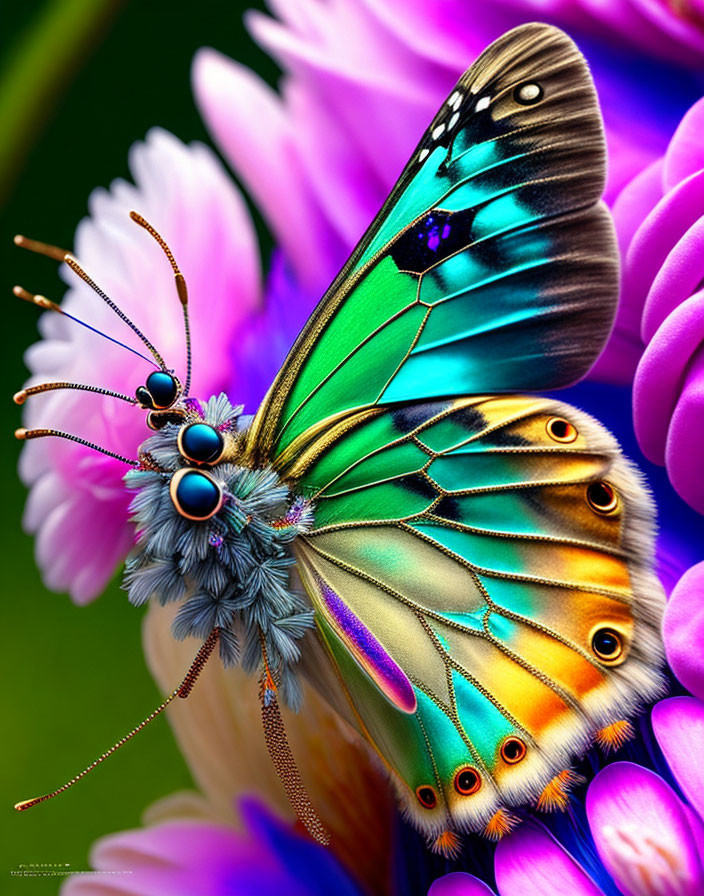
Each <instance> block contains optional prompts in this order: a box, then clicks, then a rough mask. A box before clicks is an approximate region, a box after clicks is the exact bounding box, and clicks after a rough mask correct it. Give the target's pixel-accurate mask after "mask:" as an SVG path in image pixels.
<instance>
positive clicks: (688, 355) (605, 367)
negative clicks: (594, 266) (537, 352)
mask: <svg viewBox="0 0 704 896" xmlns="http://www.w3.org/2000/svg"><path fill="white" fill-rule="evenodd" d="M702 129H704V99H703V100H699V102H697V103H695V105H694V106H692V108H691V109H690V110H689V111H688V112H687V114H686V115H685V116H684V118H683V119H682V121H681V123H680V125H679V127H678V128H677V130H676V131H675V134H674V136H673V137H672V140H671V141H670V144H669V146H668V148H667V151H666V152H665V154H664V156H663V157H662V158H660V159H658V160H657V161H655V162H653V163H652V164H651V165H649V166H648V167H647V168H645V169H644V170H643V171H642V172H641V173H640V174H639V175H638V176H637V177H636V178H634V179H633V181H631V183H630V184H628V186H627V187H626V188H625V189H624V190H623V191H622V193H621V194H620V195H619V197H618V198H617V200H616V202H615V204H614V219H615V223H616V228H617V231H618V236H619V242H620V246H621V252H622V256H623V277H622V294H621V305H620V308H619V312H618V316H617V319H616V325H615V329H614V332H613V334H612V336H611V339H610V341H609V344H608V346H607V348H606V350H605V352H604V353H603V355H602V356H601V358H600V359H599V361H598V362H597V365H596V366H595V368H594V372H596V373H597V374H598V375H599V376H600V377H602V378H606V379H610V380H612V381H617V382H619V381H620V382H630V381H631V380H633V378H634V374H635V380H634V393H633V414H634V424H635V429H636V436H637V438H638V442H639V444H640V447H641V449H642V451H643V453H644V454H645V456H646V457H647V458H648V459H649V460H651V461H653V462H654V463H656V464H661V465H665V466H666V467H667V471H668V475H669V477H670V481H671V482H672V485H673V486H674V488H675V490H676V491H677V492H678V493H679V494H680V495H681V496H682V497H683V498H684V499H685V500H686V501H687V502H688V503H689V504H691V505H692V507H694V508H695V509H696V510H698V511H699V512H703V511H704V480H703V479H702V477H701V475H700V472H701V470H700V468H701V463H700V455H701V452H700V451H699V443H700V441H701V439H702V437H703V436H704V355H702V351H701V344H702V340H704V292H702V290H701V288H700V286H701V282H702V279H703V278H704V143H702V140H701V134H702Z"/></svg>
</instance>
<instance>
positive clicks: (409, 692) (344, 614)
mask: <svg viewBox="0 0 704 896" xmlns="http://www.w3.org/2000/svg"><path fill="white" fill-rule="evenodd" d="M318 587H319V588H320V593H321V595H322V597H323V600H324V602H325V606H326V607H327V609H328V611H329V612H330V615H331V616H332V617H333V619H334V620H335V625H336V629H337V630H338V632H339V633H340V634H341V635H342V637H343V638H344V639H345V641H346V646H347V647H348V648H349V649H350V652H351V653H352V655H353V656H354V657H355V659H357V660H358V661H359V662H360V663H361V664H362V665H363V666H364V668H365V669H366V671H367V672H369V674H370V675H371V676H372V678H373V679H374V681H375V682H376V684H377V685H379V687H380V688H381V690H382V691H383V692H384V694H385V695H386V696H387V697H388V698H389V700H391V702H392V703H393V704H394V706H398V708H399V709H401V710H403V711H404V712H414V711H415V708H416V695H415V692H414V690H413V685H412V684H411V682H410V681H409V680H408V677H407V676H406V673H405V672H404V671H403V669H402V668H401V667H400V666H399V665H398V664H397V663H396V662H395V661H394V660H393V659H392V658H391V657H390V656H389V654H388V653H387V652H386V650H384V648H383V647H382V645H381V644H380V642H379V641H378V640H377V639H376V638H375V637H374V635H373V634H372V633H371V632H370V631H369V629H368V628H367V627H366V625H365V624H364V623H363V622H362V620H361V619H360V618H359V617H358V616H357V615H356V614H355V613H353V612H352V610H351V609H350V608H349V607H348V606H347V604H346V603H345V602H344V601H343V600H342V598H341V597H340V596H339V595H338V594H337V592H335V591H334V590H333V589H332V588H331V587H330V586H329V585H328V584H327V583H326V582H323V581H320V580H319V581H318Z"/></svg>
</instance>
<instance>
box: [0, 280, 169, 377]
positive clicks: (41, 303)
mask: <svg viewBox="0 0 704 896" xmlns="http://www.w3.org/2000/svg"><path fill="white" fill-rule="evenodd" d="M12 292H13V293H14V294H15V295H16V296H17V298H18V299H22V300H23V301H24V302H29V303H30V305H36V306H37V308H42V309H43V310H44V311H55V312H56V313H57V314H62V315H63V316H64V317H67V318H68V319H69V320H72V321H74V322H75V323H77V324H80V325H81V326H82V327H85V328H86V330H90V331H91V332H92V333H97V334H98V336H102V337H103V339H108V340H109V341H110V342H114V343H115V345H119V346H121V347H122V348H126V349H127V351H128V352H132V354H133V355H137V357H138V358H142V359H143V360H144V361H148V362H149V363H150V364H153V365H154V367H156V368H157V370H159V369H160V368H159V365H158V364H157V363H155V361H154V359H153V358H148V357H147V356H146V355H143V354H142V353H141V352H138V351H137V349H135V348H131V347H130V346H129V345H125V343H124V342H120V340H119V339H113V337H112V336H108V334H107V333H103V331H102V330H98V329H96V328H95V327H92V326H91V325H90V324H87V323H86V322H85V321H82V320H81V319H80V318H79V317H74V316H73V314H69V313H68V311H64V309H63V308H62V307H61V305H57V304H56V302H52V301H50V300H49V299H47V297H46V296H35V295H34V293H31V292H28V291H27V290H26V289H23V288H22V287H21V286H13V287H12Z"/></svg>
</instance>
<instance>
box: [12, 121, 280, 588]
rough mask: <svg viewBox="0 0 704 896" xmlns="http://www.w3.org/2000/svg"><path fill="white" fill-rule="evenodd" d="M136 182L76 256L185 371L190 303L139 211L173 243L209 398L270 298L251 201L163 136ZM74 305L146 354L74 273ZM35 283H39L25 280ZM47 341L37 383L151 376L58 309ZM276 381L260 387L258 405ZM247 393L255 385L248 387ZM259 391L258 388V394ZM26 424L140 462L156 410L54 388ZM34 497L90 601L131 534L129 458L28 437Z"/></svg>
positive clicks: (61, 568) (29, 524)
mask: <svg viewBox="0 0 704 896" xmlns="http://www.w3.org/2000/svg"><path fill="white" fill-rule="evenodd" d="M130 168H131V171H132V174H133V177H134V179H135V186H133V185H131V184H128V183H125V182H124V181H115V183H113V185H112V187H111V188H110V190H109V191H105V190H96V191H95V192H94V193H93V194H92V196H91V198H90V202H89V207H90V217H89V218H86V219H85V220H84V221H83V222H82V223H81V224H80V226H79V228H78V231H77V234H76V248H75V255H76V257H77V258H78V259H79V261H80V262H81V263H82V265H83V266H84V267H85V268H86V269H87V271H88V272H89V274H91V276H92V277H93V279H94V280H95V281H96V282H97V283H98V284H99V285H100V286H101V287H102V288H103V289H104V290H105V291H106V292H107V293H108V294H109V295H110V296H111V298H112V299H113V300H114V301H115V302H116V303H117V304H118V305H119V307H120V308H121V309H122V310H123V311H124V312H125V313H126V314H127V315H128V316H129V317H131V318H132V319H133V320H134V322H135V323H136V324H137V326H139V327H140V329H142V331H143V332H144V333H145V335H147V336H148V338H150V339H151V340H152V341H153V342H154V343H155V344H156V347H157V348H158V349H159V351H160V352H161V353H162V355H163V356H164V357H165V359H166V361H167V363H168V364H169V365H171V366H173V367H174V368H175V370H176V371H177V373H178V372H179V371H182V370H183V368H184V351H185V349H184V337H183V325H182V321H181V308H180V304H179V301H178V298H177V296H176V290H175V288H174V281H173V275H172V272H171V268H170V267H169V264H168V262H167V260H166V258H165V257H164V256H163V255H162V253H161V251H160V249H159V247H158V246H157V245H156V244H155V243H154V241H153V240H152V239H151V238H150V237H149V235H148V234H147V233H145V231H144V230H142V229H141V228H140V227H138V226H137V225H136V224H134V223H133V222H132V221H131V220H130V218H129V212H130V210H131V209H135V210H136V211H138V212H139V213H140V214H142V215H143V216H144V217H145V218H146V219H147V220H148V221H149V222H150V223H151V224H152V225H153V226H154V227H156V228H157V230H159V231H160V232H161V234H162V235H163V237H164V238H165V239H166V241H167V242H168V243H169V244H170V246H171V248H172V250H173V252H174V254H175V256H176V258H177V260H178V263H179V265H180V266H181V269H182V271H183V273H184V274H185V277H186V280H187V283H188V287H189V294H190V302H189V306H190V313H191V330H192V337H193V357H194V370H193V389H194V392H195V393H196V394H200V395H211V394H214V393H215V394H216V393H217V392H219V391H220V390H222V389H224V388H225V387H228V386H230V385H232V384H233V381H234V385H235V386H237V384H238V381H239V382H244V381H245V378H246V376H247V372H245V371H243V370H241V369H236V370H234V371H233V369H232V346H233V343H234V341H235V339H236V338H237V334H238V332H239V331H240V328H241V327H243V325H244V324H245V322H246V321H247V320H248V318H249V317H250V316H251V315H252V313H253V312H254V311H256V310H257V308H258V307H259V305H260V303H261V292H260V272H259V256H258V248H257V245H256V242H255V237H254V230H253V227H252V223H251V220H250V217H249V214H248V212H247V210H246V207H245V205H244V203H243V201H242V198H241V197H240V195H239V193H238V192H237V190H236V189H235V187H234V185H233V183H232V181H231V179H230V178H229V177H228V175H227V174H226V173H225V171H224V169H223V167H222V165H221V164H220V163H219V162H218V160H217V158H216V157H215V155H214V153H213V152H212V151H211V150H209V149H208V148H207V147H205V146H202V145H197V144H192V145H191V146H186V145H184V144H182V143H180V142H179V141H178V140H177V139H176V138H175V137H173V136H171V135H170V134H167V133H166V132H164V131H159V130H154V131H151V132H150V133H149V135H148V136H147V139H146V141H145V142H144V143H143V144H137V145H135V146H134V147H133V149H132V151H131V154H130ZM62 276H63V277H64V279H65V280H66V282H67V283H68V284H69V285H70V288H69V290H68V292H67V294H66V297H65V299H64V301H63V304H62V307H63V309H64V310H65V311H67V312H69V313H70V314H73V315H75V316H76V317H79V318H81V319H82V320H85V321H86V322H88V323H90V324H91V325H93V326H95V327H97V328H98V329H100V330H102V331H104V332H105V333H107V334H109V335H111V336H114V337H115V338H117V339H120V340H122V341H124V342H125V343H126V344H128V345H129V346H132V347H134V348H135V349H137V350H141V351H142V352H144V351H145V349H144V346H143V345H142V344H141V342H140V341H139V340H138V339H137V338H136V337H135V336H134V335H133V333H132V332H131V331H130V329H129V328H128V327H126V326H125V325H124V324H123V323H122V322H121V321H120V320H119V319H118V318H117V317H116V316H115V315H114V314H113V312H112V311H111V310H110V309H109V308H108V307H107V306H106V305H104V304H103V303H102V302H101V300H100V299H99V297H98V296H97V295H95V294H94V293H93V292H92V291H91V290H90V289H89V287H88V286H87V285H86V284H85V283H83V282H82V281H81V280H79V279H78V278H77V277H76V276H75V275H74V274H73V273H72V272H71V271H69V270H64V271H62ZM28 285H31V284H28ZM39 328H40V332H41V335H42V337H43V338H42V341H41V342H38V343H36V344H35V345H33V346H32V347H31V348H30V349H29V351H28V352H27V355H26V360H27V365H28V367H29V368H30V371H31V374H32V376H31V379H30V381H29V382H30V383H31V384H35V383H40V382H50V381H56V380H68V381H74V382H78V383H86V384H97V385H100V386H105V387H107V388H111V389H115V390H116V391H119V392H123V393H127V394H129V395H133V394H134V390H135V388H136V387H137V386H139V385H141V384H143V383H144V381H145V378H146V376H147V375H148V374H149V372H150V371H151V370H153V369H154V368H153V367H151V366H150V365H149V364H148V363H147V362H146V361H144V360H142V359H140V358H138V357H136V356H135V355H133V354H131V353H130V352H128V351H126V350H124V349H122V348H119V347H118V346H115V345H114V344H112V343H110V342H107V341H106V340H103V339H101V338H100V337H99V336H97V335H95V334H94V333H92V332H90V331H89V330H86V329H84V328H83V327H80V326H78V325H77V324H75V323H74V322H73V321H71V320H69V319H67V318H65V317H62V316H61V315H57V314H53V313H50V312H47V313H45V314H44V315H43V316H42V317H41V319H40V324H39ZM265 388H266V384H260V392H259V397H261V395H262V394H263V392H264V389H265ZM243 391H244V390H243ZM251 392H252V390H251V387H250V389H249V392H248V394H251ZM24 420H25V425H26V426H27V427H44V426H53V427H55V428H57V429H61V430H68V431H69V432H74V433H76V434H78V435H80V436H83V437H85V438H87V439H89V440H90V441H92V442H95V443H97V444H98V445H103V446H105V447H108V448H110V449H111V450H112V451H116V452H118V453H122V454H124V455H127V456H129V457H135V456H136V450H137V447H138V446H139V444H140V443H141V442H142V441H143V440H144V439H145V437H146V436H147V435H148V434H149V430H148V429H147V428H146V425H145V414H144V412H142V411H140V410H139V409H137V408H135V407H131V406H129V405H127V404H126V403H124V402H121V401H118V400H116V399H113V398H103V397H102V396H99V395H94V394H89V393H85V392H67V391H57V392H50V393H47V394H44V395H40V396H37V397H33V398H29V399H28V402H27V406H26V414H25V418H24ZM20 472H21V476H22V478H23V480H24V482H25V483H26V484H27V485H28V486H30V496H29V500H28V502H27V508H26V512H25V517H24V525H25V528H26V529H27V530H28V531H30V532H33V533H36V535H37V539H36V556H37V562H38V564H39V566H40V567H41V569H42V571H43V574H44V580H45V582H46V584H47V585H48V587H50V588H52V589H54V590H57V591H63V590H68V591H69V592H70V593H71V596H72V597H73V599H74V600H75V601H76V602H77V603H86V602H88V601H90V600H91V599H92V598H94V597H95V596H96V595H97V594H98V593H99V592H100V591H101V590H102V589H103V588H104V586H105V584H106V583H107V581H108V580H109V579H110V577H111V575H112V574H113V572H114V570H115V567H116V566H117V564H118V563H119V562H121V561H122V559H124V556H125V555H126V553H127V552H128V550H129V548H130V546H131V543H132V540H133V537H134V536H133V532H132V531H131V527H130V526H129V524H128V522H127V519H128V514H127V506H128V503H129V500H130V497H129V494H128V492H127V490H126V488H125V486H124V483H123V481H122V477H123V475H124V473H125V472H126V467H125V464H124V463H122V462H120V461H117V460H114V459H113V458H110V457H105V456H103V455H100V454H96V453H95V452H94V451H92V450H90V449H88V448H85V447H83V446H81V445H77V444H75V443H73V442H67V441H64V440H61V439H40V440H36V441H32V442H28V443H27V445H26V446H25V448H24V450H23V452H22V457H21V461H20Z"/></svg>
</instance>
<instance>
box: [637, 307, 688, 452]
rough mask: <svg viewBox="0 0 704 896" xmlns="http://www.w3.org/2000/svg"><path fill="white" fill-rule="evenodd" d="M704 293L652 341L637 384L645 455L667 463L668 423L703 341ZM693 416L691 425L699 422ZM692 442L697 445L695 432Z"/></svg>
mask: <svg viewBox="0 0 704 896" xmlns="http://www.w3.org/2000/svg"><path fill="white" fill-rule="evenodd" d="M703 314H704V292H700V293H698V294H697V295H696V296H692V297H691V298H690V299H688V300H687V301H686V302H682V304H680V305H679V307H678V308H677V309H675V311H673V313H672V314H670V315H669V317H668V318H667V319H666V320H665V322H664V323H663V324H662V326H661V327H660V328H659V329H658V331H657V332H656V333H655V334H654V336H653V338H652V340H651V341H650V343H649V344H648V347H647V348H646V350H645V352H644V353H643V357H642V358H641V360H640V363H639V364H638V369H637V371H636V375H635V379H634V383H633V418H634V419H633V422H634V426H635V431H636V436H637V438H638V442H639V444H640V447H641V450H642V451H643V454H645V456H646V457H647V458H648V459H649V460H651V461H653V463H656V464H664V463H665V449H666V445H667V437H668V426H669V424H670V419H671V417H672V415H673V414H674V412H675V408H676V407H677V402H678V401H679V400H680V396H681V393H682V384H683V381H684V379H685V376H686V373H687V369H688V367H689V365H690V364H691V360H692V355H693V353H694V352H696V350H697V349H698V348H699V346H700V344H701V341H702V335H703V334H702V320H703V318H702V315H703ZM696 421H697V418H691V419H690V420H689V421H688V422H689V424H690V425H692V424H695V425H696ZM691 441H692V444H693V445H694V446H696V445H697V438H696V434H695V433H692V439H691Z"/></svg>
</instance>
